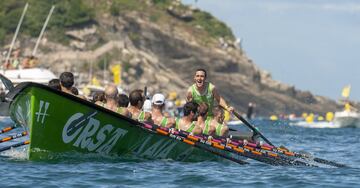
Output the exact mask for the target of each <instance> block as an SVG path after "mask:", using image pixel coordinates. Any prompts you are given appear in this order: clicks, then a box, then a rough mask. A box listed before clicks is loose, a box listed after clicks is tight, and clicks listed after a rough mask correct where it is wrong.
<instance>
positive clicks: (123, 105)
mask: <svg viewBox="0 0 360 188" xmlns="http://www.w3.org/2000/svg"><path fill="white" fill-rule="evenodd" d="M117 102H118V106H119V107H118V109H117V113H119V114H122V115H124V116H127V117H131V113H130V112H129V110H128V109H127V107H128V106H129V97H128V96H127V95H125V94H120V95H119V96H118V97H117Z"/></svg>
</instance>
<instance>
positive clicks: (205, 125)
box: [197, 103, 215, 135]
mask: <svg viewBox="0 0 360 188" xmlns="http://www.w3.org/2000/svg"><path fill="white" fill-rule="evenodd" d="M198 111H199V116H198V118H197V125H198V126H200V127H201V129H202V130H203V132H202V134H206V135H213V134H214V133H215V128H214V126H211V120H212V118H207V113H208V106H207V104H206V103H201V104H199V107H198Z"/></svg>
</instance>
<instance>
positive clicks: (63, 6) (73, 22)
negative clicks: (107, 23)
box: [0, 0, 95, 43]
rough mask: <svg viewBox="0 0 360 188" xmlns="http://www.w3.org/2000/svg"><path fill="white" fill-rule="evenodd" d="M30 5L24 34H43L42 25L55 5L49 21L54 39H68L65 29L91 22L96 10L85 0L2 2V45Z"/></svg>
mask: <svg viewBox="0 0 360 188" xmlns="http://www.w3.org/2000/svg"><path fill="white" fill-rule="evenodd" d="M26 2H28V3H29V7H28V11H27V13H26V16H25V18H24V22H23V25H22V28H21V34H23V33H25V34H27V35H30V36H32V37H36V36H38V35H39V32H40V30H41V28H42V25H43V24H44V22H45V19H46V16H47V15H48V13H49V10H50V8H51V6H52V5H55V6H56V7H55V10H54V13H53V15H52V18H51V20H50V22H49V25H48V29H49V30H51V32H50V33H52V36H53V37H52V38H54V39H62V38H64V37H63V36H64V32H63V31H64V30H65V29H66V28H69V27H77V26H79V25H82V24H86V23H88V22H91V21H92V20H93V19H94V16H95V11H94V9H93V8H92V7H90V6H89V5H87V4H86V3H85V1H83V0H62V1H57V0H28V1H25V0H6V1H0V25H1V27H0V43H3V42H4V39H5V36H6V35H9V34H13V33H14V32H15V29H16V26H17V24H18V21H19V19H20V16H21V13H22V11H23V8H24V7H25V4H26ZM21 34H20V35H21Z"/></svg>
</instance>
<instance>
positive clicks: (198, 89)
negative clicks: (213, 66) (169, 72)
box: [186, 69, 234, 117]
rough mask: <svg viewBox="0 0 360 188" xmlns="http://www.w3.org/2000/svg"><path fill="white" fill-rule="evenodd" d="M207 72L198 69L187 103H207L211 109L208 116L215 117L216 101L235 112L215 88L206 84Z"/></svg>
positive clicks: (188, 93) (188, 92) (208, 83)
mask: <svg viewBox="0 0 360 188" xmlns="http://www.w3.org/2000/svg"><path fill="white" fill-rule="evenodd" d="M206 76H207V75H206V70H205V69H197V70H196V71H195V76H194V82H195V83H194V84H193V85H191V86H190V87H189V89H188V91H187V96H186V99H187V101H194V102H196V103H197V104H201V103H206V104H207V105H208V107H209V110H208V116H210V117H211V116H213V113H212V111H213V108H214V100H216V102H217V103H218V104H219V105H220V106H221V107H223V108H224V109H226V110H227V111H229V112H232V111H234V108H233V107H231V106H229V105H228V104H227V103H226V101H225V100H224V98H223V97H221V96H220V94H219V93H218V91H217V89H216V88H215V86H214V85H213V84H212V83H210V82H206V78H207V77H206Z"/></svg>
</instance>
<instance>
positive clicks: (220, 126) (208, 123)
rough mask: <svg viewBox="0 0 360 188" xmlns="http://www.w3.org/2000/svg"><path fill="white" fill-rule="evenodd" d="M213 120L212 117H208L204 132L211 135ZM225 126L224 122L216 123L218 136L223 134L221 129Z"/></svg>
mask: <svg viewBox="0 0 360 188" xmlns="http://www.w3.org/2000/svg"><path fill="white" fill-rule="evenodd" d="M211 120H212V119H211V118H207V119H206V121H205V126H204V130H203V134H206V135H209V131H210V123H211ZM223 127H224V124H221V123H217V124H216V128H215V135H216V136H221V130H222V128H223Z"/></svg>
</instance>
